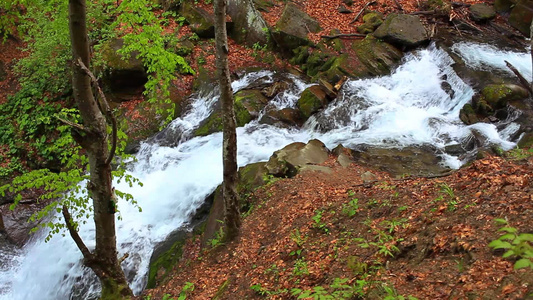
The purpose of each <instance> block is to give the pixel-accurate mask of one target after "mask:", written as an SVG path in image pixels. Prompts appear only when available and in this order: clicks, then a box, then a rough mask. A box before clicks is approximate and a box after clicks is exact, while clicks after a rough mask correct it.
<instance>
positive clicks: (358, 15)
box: [350, 1, 376, 24]
mask: <svg viewBox="0 0 533 300" xmlns="http://www.w3.org/2000/svg"><path fill="white" fill-rule="evenodd" d="M374 3H376V1H370V2H367V3H366V4H365V6H363V8H361V10H360V11H359V13H358V14H357V15H356V16H355V18H353V20H352V21H351V22H350V24H353V23H355V22H356V21H357V19H359V17H360V16H361V14H362V13H363V12H364V11H365V9H366V8H367V7H368V6H369V5H372V4H374Z"/></svg>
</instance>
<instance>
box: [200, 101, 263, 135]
mask: <svg viewBox="0 0 533 300" xmlns="http://www.w3.org/2000/svg"><path fill="white" fill-rule="evenodd" d="M234 101H235V103H234V109H235V118H236V121H237V127H242V126H244V125H246V124H248V123H249V122H250V121H252V120H254V119H256V118H257V117H258V115H259V112H260V111H261V110H262V109H263V108H264V107H265V106H266V104H267V103H268V99H267V98H265V96H263V95H262V94H261V91H258V90H241V91H239V92H237V93H236V94H235V95H234ZM222 125H223V123H222V112H221V110H220V108H218V109H216V110H215V111H214V112H213V113H212V114H211V115H210V116H209V117H208V118H207V119H206V120H204V121H203V122H202V123H201V124H200V126H199V127H198V128H197V129H196V130H195V131H194V135H195V136H205V135H209V134H211V133H214V132H219V131H222Z"/></svg>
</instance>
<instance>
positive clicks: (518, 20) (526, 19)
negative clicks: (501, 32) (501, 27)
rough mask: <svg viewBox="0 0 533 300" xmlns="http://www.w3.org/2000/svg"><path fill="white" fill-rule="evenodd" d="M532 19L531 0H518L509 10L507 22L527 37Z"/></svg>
mask: <svg viewBox="0 0 533 300" xmlns="http://www.w3.org/2000/svg"><path fill="white" fill-rule="evenodd" d="M532 19H533V0H519V1H518V2H517V3H516V5H515V6H514V8H513V10H512V11H511V15H510V16H509V24H511V26H513V27H514V28H516V29H518V30H519V31H520V32H521V33H522V34H523V35H525V36H527V37H529V34H530V30H529V26H530V25H531V20H532Z"/></svg>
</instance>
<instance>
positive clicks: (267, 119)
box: [259, 107, 304, 127]
mask: <svg viewBox="0 0 533 300" xmlns="http://www.w3.org/2000/svg"><path fill="white" fill-rule="evenodd" d="M259 123H261V124H268V125H278V126H282V127H287V126H288V127H294V126H296V127H300V126H302V124H303V123H304V120H303V119H302V115H301V114H300V111H299V110H297V109H294V108H290V107H286V108H283V109H281V110H278V109H276V108H274V107H272V108H270V109H267V111H266V112H265V114H264V115H263V116H262V117H261V119H260V120H259Z"/></svg>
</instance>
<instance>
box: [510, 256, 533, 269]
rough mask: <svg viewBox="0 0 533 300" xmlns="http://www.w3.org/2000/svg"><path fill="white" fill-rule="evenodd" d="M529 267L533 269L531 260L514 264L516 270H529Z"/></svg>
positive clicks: (523, 259) (525, 259)
mask: <svg viewBox="0 0 533 300" xmlns="http://www.w3.org/2000/svg"><path fill="white" fill-rule="evenodd" d="M527 267H531V268H532V269H533V263H532V262H531V260H530V259H529V258H522V259H519V260H517V261H516V262H515V264H514V269H515V270H518V269H522V268H527Z"/></svg>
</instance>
